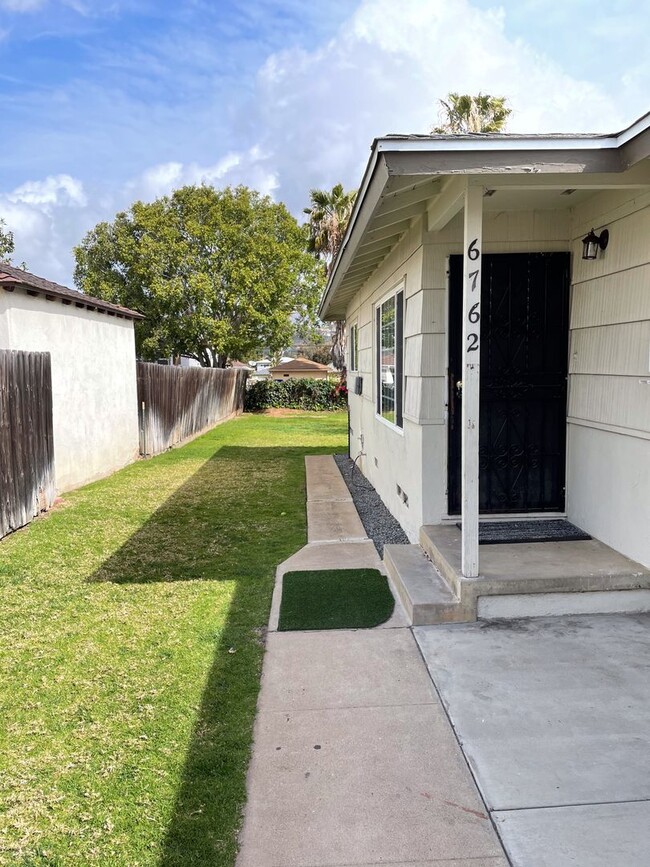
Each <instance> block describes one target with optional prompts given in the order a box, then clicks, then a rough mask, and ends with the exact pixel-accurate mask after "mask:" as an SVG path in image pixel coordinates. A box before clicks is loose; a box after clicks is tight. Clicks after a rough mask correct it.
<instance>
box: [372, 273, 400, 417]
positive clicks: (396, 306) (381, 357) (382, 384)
mask: <svg viewBox="0 0 650 867" xmlns="http://www.w3.org/2000/svg"><path fill="white" fill-rule="evenodd" d="M375 316H376V340H377V362H376V364H377V370H376V375H377V415H379V416H381V418H383V419H385V420H386V421H387V422H390V424H394V425H396V427H400V428H401V427H402V391H403V389H402V367H403V357H404V346H403V344H404V335H403V320H404V292H403V290H400V291H399V292H395V294H394V295H390V296H389V297H388V298H386V299H385V300H384V301H382V303H381V304H378V305H377V307H376V310H375Z"/></svg>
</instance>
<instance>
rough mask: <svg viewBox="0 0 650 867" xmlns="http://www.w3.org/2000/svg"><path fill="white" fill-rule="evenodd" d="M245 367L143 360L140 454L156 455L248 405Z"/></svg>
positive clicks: (140, 366)
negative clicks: (155, 362) (219, 367)
mask: <svg viewBox="0 0 650 867" xmlns="http://www.w3.org/2000/svg"><path fill="white" fill-rule="evenodd" d="M246 376H247V371H245V370H234V369H232V368H229V369H226V370H221V369H213V368H204V367H167V366H165V365H162V364H151V363H149V362H144V361H139V362H138V365H137V377H138V417H139V421H140V454H141V455H145V456H146V455H157V454H160V453H161V452H164V451H166V450H167V449H169V448H171V447H172V446H174V445H177V444H178V443H181V442H183V441H184V440H186V439H189V438H190V437H192V436H195V435H196V434H199V433H201V432H202V431H205V430H207V429H208V428H210V427H213V426H214V425H215V424H217V423H218V422H220V421H223V420H224V419H226V418H229V417H230V416H232V415H234V414H236V413H240V412H241V411H242V410H243V408H244V391H245V388H246Z"/></svg>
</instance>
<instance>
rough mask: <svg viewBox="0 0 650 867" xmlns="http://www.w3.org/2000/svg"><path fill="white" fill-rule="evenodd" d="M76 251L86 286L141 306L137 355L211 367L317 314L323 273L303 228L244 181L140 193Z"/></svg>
mask: <svg viewBox="0 0 650 867" xmlns="http://www.w3.org/2000/svg"><path fill="white" fill-rule="evenodd" d="M74 254H75V259H76V268H75V275H74V279H75V283H76V285H77V286H78V287H79V288H80V289H83V290H84V291H86V292H88V293H89V294H91V295H95V296H97V297H99V298H103V299H104V300H107V301H112V302H114V303H117V304H122V305H124V306H126V307H131V308H134V309H136V310H139V311H140V312H141V313H143V314H144V315H145V317H146V319H145V320H144V322H142V323H138V327H137V331H136V342H137V351H138V354H139V356H140V357H142V358H145V359H151V360H154V359H157V358H161V357H168V356H170V355H173V356H176V355H181V354H182V355H187V356H189V357H191V358H195V359H197V360H198V361H199V362H200V363H201V364H202V365H204V366H206V367H225V365H226V363H227V361H228V360H229V359H245V358H248V357H250V356H251V355H253V354H254V353H255V351H256V350H258V348H259V347H261V346H267V347H269V348H270V349H271V351H274V350H277V349H279V348H281V347H282V346H284V345H286V344H287V343H289V342H290V341H291V338H292V336H293V333H294V330H295V327H296V321H295V320H296V317H298V318H306V319H309V318H311V317H313V316H314V311H315V307H316V304H317V301H318V297H319V294H320V291H321V288H322V282H323V280H322V274H321V273H320V271H319V269H318V268H317V266H316V265H315V263H314V261H313V258H312V257H311V256H310V255H309V253H308V252H307V232H306V229H305V228H304V227H301V226H299V225H298V223H297V221H296V220H295V218H294V217H292V216H291V214H290V213H289V212H288V210H287V209H286V207H285V206H284V205H283V204H276V203H275V202H273V201H272V200H271V199H270V198H269V197H267V196H262V195H260V194H259V193H257V192H255V191H254V190H250V189H248V188H247V187H243V186H239V187H236V188H232V187H227V188H226V189H224V190H216V189H214V188H213V187H210V186H205V185H202V186H187V187H183V188H182V189H179V190H176V191H175V192H174V193H172V194H171V195H170V196H163V197H162V198H159V199H156V201H154V202H150V203H144V202H139V201H138V202H135V203H134V204H133V205H132V206H131V208H130V209H129V210H128V211H124V212H121V213H119V214H117V216H116V217H115V220H114V221H113V222H112V223H106V222H104V223H99V224H98V225H97V226H95V228H94V229H92V231H90V232H88V234H87V235H86V236H85V238H84V239H83V241H82V242H81V244H79V245H78V246H77V247H75V250H74Z"/></svg>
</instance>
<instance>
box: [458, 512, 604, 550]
mask: <svg viewBox="0 0 650 867" xmlns="http://www.w3.org/2000/svg"><path fill="white" fill-rule="evenodd" d="M456 526H457V527H458V528H459V529H460V528H461V526H462V525H461V523H460V521H459V522H458V523H457V524H456ZM585 539H591V536H590V535H589V534H588V533H585V531H584V530H581V529H580V527H576V526H575V524H572V523H570V521H565V520H564V519H563V518H553V519H551V518H549V519H546V520H543V521H481V522H480V523H479V526H478V542H479V545H512V544H515V543H517V542H577V541H580V540H585Z"/></svg>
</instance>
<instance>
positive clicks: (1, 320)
mask: <svg viewBox="0 0 650 867" xmlns="http://www.w3.org/2000/svg"><path fill="white" fill-rule="evenodd" d="M0 348H2V349H23V350H29V351H39V352H49V353H50V354H51V357H52V403H53V424H54V465H55V466H54V469H55V477H56V487H57V490H58V491H66V490H70V489H71V488H75V487H79V486H80V485H82V484H85V483H86V482H89V481H92V480H93V479H98V478H101V477H102V476H106V475H109V474H110V473H112V472H113V471H114V470H117V469H119V468H120V467H123V466H125V465H126V464H128V463H131V462H132V461H134V460H136V458H137V457H138V413H137V395H136V371H135V338H134V329H133V322H132V321H131V320H127V319H118V318H116V317H113V316H108V314H106V313H104V314H101V313H97V312H95V311H89V310H80V309H78V308H76V307H74V306H73V305H64V304H62V303H61V302H60V301H47V300H46V299H45V298H44V297H43V296H42V295H39V296H37V297H32V296H29V295H27V294H26V293H25V292H24V291H23V290H21V289H16V290H15V291H14V292H11V293H9V292H6V291H0Z"/></svg>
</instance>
